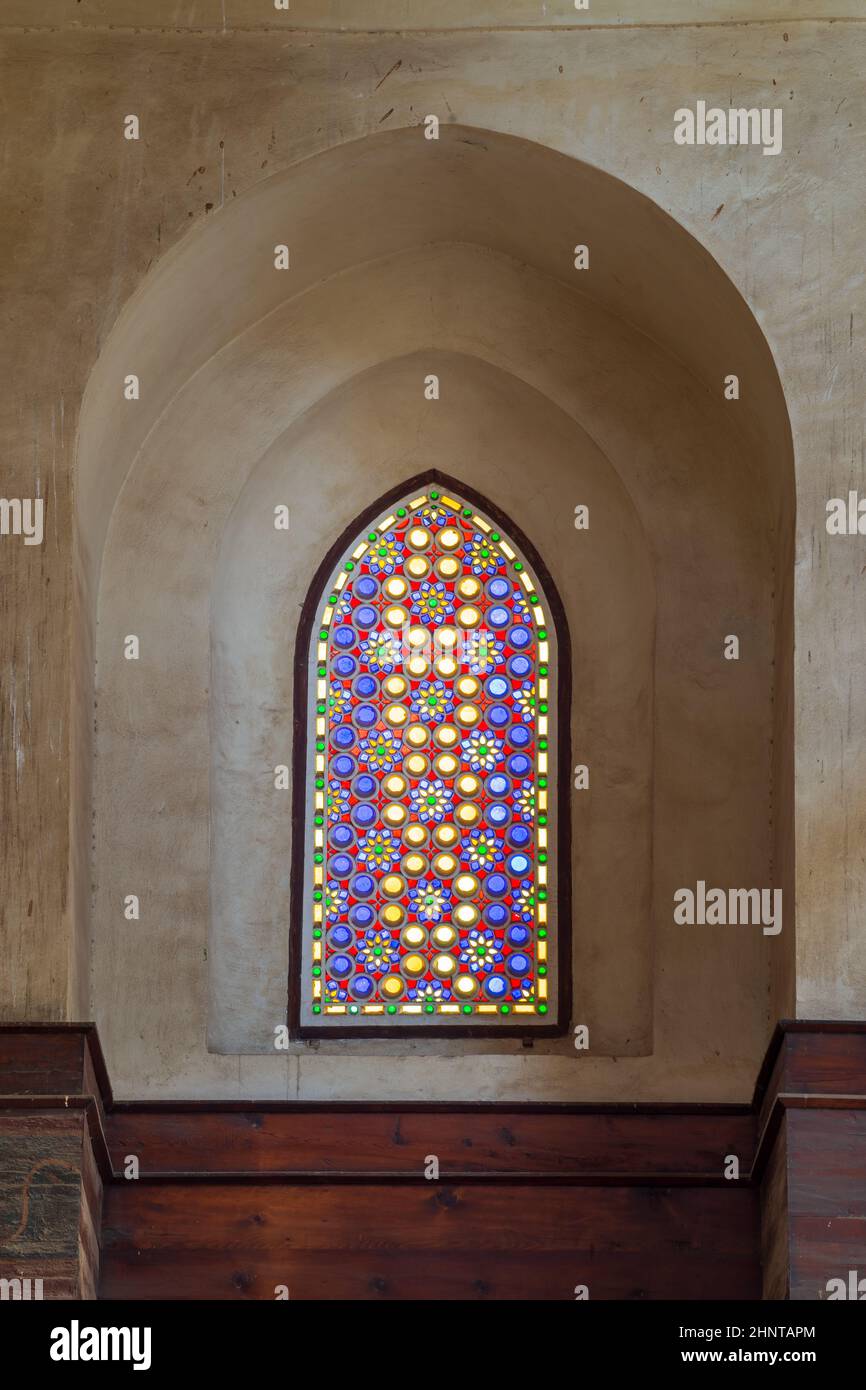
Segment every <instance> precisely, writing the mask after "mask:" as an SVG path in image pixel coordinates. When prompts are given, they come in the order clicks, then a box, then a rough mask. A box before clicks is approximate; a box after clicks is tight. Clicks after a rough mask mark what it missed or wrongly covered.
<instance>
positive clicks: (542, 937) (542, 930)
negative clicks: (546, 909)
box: [538, 927, 547, 941]
mask: <svg viewBox="0 0 866 1390" xmlns="http://www.w3.org/2000/svg"><path fill="white" fill-rule="evenodd" d="M538 936H539V939H540V940H541V941H545V940H546V939H547V927H539V928H538Z"/></svg>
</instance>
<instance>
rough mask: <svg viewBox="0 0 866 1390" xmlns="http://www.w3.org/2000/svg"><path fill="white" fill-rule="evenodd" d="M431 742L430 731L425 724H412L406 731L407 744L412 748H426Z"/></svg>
mask: <svg viewBox="0 0 866 1390" xmlns="http://www.w3.org/2000/svg"><path fill="white" fill-rule="evenodd" d="M429 741H430V730H429V729H425V727H424V725H423V724H412V725H410V727H409V728H408V729H407V730H406V742H407V743H408V745H409V747H410V748H424V747H425V746H426V744H427V743H429Z"/></svg>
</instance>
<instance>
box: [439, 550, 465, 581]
mask: <svg viewBox="0 0 866 1390" xmlns="http://www.w3.org/2000/svg"><path fill="white" fill-rule="evenodd" d="M462 568H463V566H462V565H461V563H460V561H459V560H458V559H456V558H455V557H454V556H453V555H443V556H442V559H441V560H438V561H437V562H436V573H437V574H438V576H439V578H440V579H444V580H446V581H447V580H450V579H456V578H457V576H458V574H459V573H460V571H461V569H462Z"/></svg>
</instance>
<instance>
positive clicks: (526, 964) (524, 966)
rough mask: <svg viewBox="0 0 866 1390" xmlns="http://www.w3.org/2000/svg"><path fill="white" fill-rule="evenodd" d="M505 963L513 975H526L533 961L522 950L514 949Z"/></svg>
mask: <svg viewBox="0 0 866 1390" xmlns="http://www.w3.org/2000/svg"><path fill="white" fill-rule="evenodd" d="M505 964H506V968H507V969H508V971H509V972H510V973H511V974H512V975H526V974H528V973H529V971H530V970H531V969H532V961H531V960H530V959H529V956H525V955H524V954H523V952H522V951H513V952H512V953H511V955H510V956H509V957H508V959H507V961H506V962H505Z"/></svg>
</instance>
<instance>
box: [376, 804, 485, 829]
mask: <svg viewBox="0 0 866 1390" xmlns="http://www.w3.org/2000/svg"><path fill="white" fill-rule="evenodd" d="M455 815H456V816H457V819H458V821H459V822H460V824H461V825H462V826H465V827H466V828H467V829H469V828H471V827H472V826H473V825H477V824H478V822H479V821H480V819H481V812H480V810H479V809H478V807H477V806H476V805H475V802H474V801H461V802H460V805H459V806H458V807H457V810H456V812H455ZM390 823H391V822H389V824H390Z"/></svg>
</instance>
